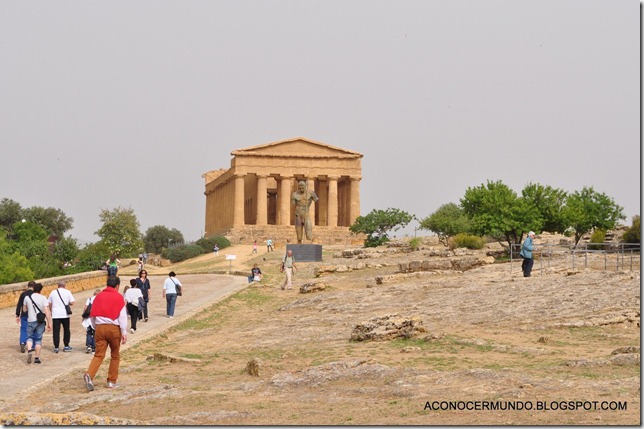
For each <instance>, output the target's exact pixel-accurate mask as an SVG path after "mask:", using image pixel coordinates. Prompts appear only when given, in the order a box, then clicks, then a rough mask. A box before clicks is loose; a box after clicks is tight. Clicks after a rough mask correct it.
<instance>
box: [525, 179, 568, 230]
mask: <svg viewBox="0 0 644 429" xmlns="http://www.w3.org/2000/svg"><path fill="white" fill-rule="evenodd" d="M521 196H522V197H523V199H524V200H525V201H526V202H527V203H528V204H530V206H531V207H532V208H533V210H535V211H536V212H537V213H538V214H539V216H540V217H541V220H542V221H543V226H542V227H541V230H542V231H547V232H552V233H560V234H562V233H563V232H564V230H565V229H566V227H567V226H568V225H566V222H565V220H564V218H563V207H564V205H565V204H566V197H567V196H568V194H567V192H566V191H564V190H562V189H556V188H553V187H551V186H543V185H540V184H538V183H534V184H533V183H529V184H527V185H526V186H525V188H523V190H522V191H521Z"/></svg>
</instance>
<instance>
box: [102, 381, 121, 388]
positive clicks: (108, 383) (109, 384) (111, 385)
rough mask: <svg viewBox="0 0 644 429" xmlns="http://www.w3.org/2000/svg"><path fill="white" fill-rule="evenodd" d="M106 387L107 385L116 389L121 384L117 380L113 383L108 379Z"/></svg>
mask: <svg viewBox="0 0 644 429" xmlns="http://www.w3.org/2000/svg"><path fill="white" fill-rule="evenodd" d="M105 387H107V388H108V389H114V388H116V387H121V386H119V384H118V383H117V382H114V383H112V382H111V381H108V382H107V386H105Z"/></svg>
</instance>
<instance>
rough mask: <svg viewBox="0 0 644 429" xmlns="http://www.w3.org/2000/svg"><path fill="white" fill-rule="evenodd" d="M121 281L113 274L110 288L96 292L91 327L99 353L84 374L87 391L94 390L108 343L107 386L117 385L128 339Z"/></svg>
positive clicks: (108, 280)
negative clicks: (121, 350)
mask: <svg viewBox="0 0 644 429" xmlns="http://www.w3.org/2000/svg"><path fill="white" fill-rule="evenodd" d="M120 284H121V280H120V279H119V278H118V277H116V276H112V277H109V278H108V279H107V287H106V288H105V289H103V291H102V292H101V293H99V294H98V295H96V298H94V302H93V304H92V310H91V312H90V319H91V323H92V327H93V328H94V330H95V331H96V333H95V334H94V338H95V340H96V352H95V353H94V357H93V358H92V360H91V362H90V363H89V368H88V369H87V372H86V373H85V375H84V376H83V379H84V380H85V387H86V388H87V390H88V391H90V392H91V391H92V390H94V382H93V380H94V377H95V376H96V373H97V372H98V369H99V368H100V367H101V364H102V363H103V359H105V353H106V352H107V346H108V345H109V347H110V358H111V359H110V366H109V368H108V370H107V387H108V388H109V389H112V388H114V387H118V384H117V383H116V380H117V379H118V376H119V363H120V360H121V355H120V349H121V344H125V343H126V342H127V313H126V311H125V301H124V300H123V295H121V294H120V293H119V292H118V289H119V285H120Z"/></svg>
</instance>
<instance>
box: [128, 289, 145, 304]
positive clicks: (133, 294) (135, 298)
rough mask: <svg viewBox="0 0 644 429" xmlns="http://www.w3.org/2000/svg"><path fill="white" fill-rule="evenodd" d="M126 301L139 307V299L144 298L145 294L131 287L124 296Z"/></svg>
mask: <svg viewBox="0 0 644 429" xmlns="http://www.w3.org/2000/svg"><path fill="white" fill-rule="evenodd" d="M123 296H124V297H125V300H126V301H127V302H129V303H130V304H133V305H139V298H143V292H141V289H139V288H138V287H131V288H129V289H128V290H127V291H125V294H124V295H123Z"/></svg>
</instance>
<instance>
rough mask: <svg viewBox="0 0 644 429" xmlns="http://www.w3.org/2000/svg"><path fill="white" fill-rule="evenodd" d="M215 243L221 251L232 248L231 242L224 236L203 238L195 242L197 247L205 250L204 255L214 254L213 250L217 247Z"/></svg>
mask: <svg viewBox="0 0 644 429" xmlns="http://www.w3.org/2000/svg"><path fill="white" fill-rule="evenodd" d="M215 243H217V246H219V249H220V250H221V249H225V248H226V247H229V246H230V241H229V240H228V239H227V238H226V237H224V236H223V235H216V236H214V237H203V238H200V239H199V240H197V241H196V242H195V244H196V245H197V246H200V247H201V248H202V249H203V253H210V252H212V249H213V248H214V247H215Z"/></svg>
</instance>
